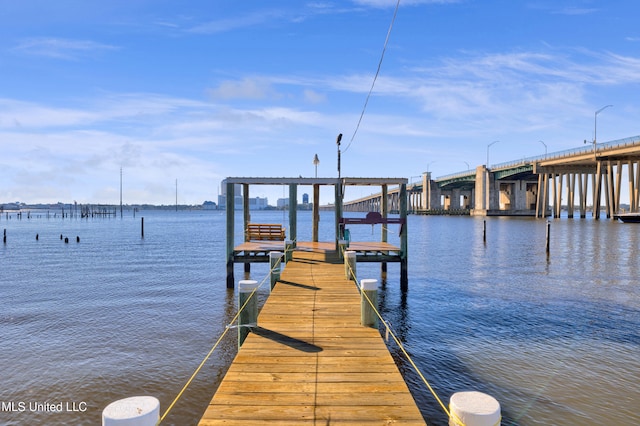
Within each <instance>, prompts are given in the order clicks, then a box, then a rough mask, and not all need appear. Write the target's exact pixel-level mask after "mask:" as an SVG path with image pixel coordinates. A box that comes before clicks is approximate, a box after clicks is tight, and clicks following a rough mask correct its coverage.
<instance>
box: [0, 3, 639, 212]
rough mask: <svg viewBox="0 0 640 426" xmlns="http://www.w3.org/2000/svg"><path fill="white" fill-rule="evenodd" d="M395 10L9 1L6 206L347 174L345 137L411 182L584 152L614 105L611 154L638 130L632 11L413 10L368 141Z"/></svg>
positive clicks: (3, 46) (392, 54) (361, 153)
mask: <svg viewBox="0 0 640 426" xmlns="http://www.w3.org/2000/svg"><path fill="white" fill-rule="evenodd" d="M395 6H396V0H354V1H340V2H338V1H335V2H330V1H310V2H304V1H284V0H273V1H268V2H265V1H253V0H245V1H242V2H239V1H228V0H217V1H204V0H203V1H199V0H193V1H169V0H136V1H130V0H126V1H123V0H111V1H88V0H78V1H71V0H57V1H50V0H21V1H14V0H0V141H1V144H2V145H1V146H2V149H1V153H0V174H1V176H2V179H1V183H0V202H12V201H22V202H29V203H36V202H43V203H55V202H58V201H62V202H73V201H77V202H78V203H118V202H119V185H120V183H119V182H120V181H119V179H120V168H121V167H122V169H123V201H124V202H125V203H155V204H173V203H174V202H175V190H176V180H177V182H178V202H179V203H181V204H182V203H185V204H200V203H202V202H203V201H205V200H215V199H216V197H217V194H218V190H219V186H220V181H221V180H222V179H224V178H225V177H227V176H268V177H280V176H299V175H302V176H306V177H313V176H314V174H315V168H314V165H313V162H312V160H313V157H314V155H315V154H317V155H318V157H319V159H320V164H319V165H318V176H320V177H335V176H337V147H336V143H335V141H336V136H337V135H338V134H339V133H342V134H343V135H344V136H343V139H342V145H341V149H342V171H341V174H342V175H343V176H358V177H406V178H408V179H410V180H412V181H413V180H417V179H418V176H419V175H420V174H421V173H422V172H424V171H431V172H432V174H433V175H434V176H436V177H437V176H442V175H446V174H449V173H454V172H458V171H463V170H466V169H467V167H471V168H474V167H476V166H478V165H480V164H484V163H485V162H486V157H487V150H488V148H487V147H488V145H489V144H490V143H492V142H493V141H499V143H496V144H494V145H492V146H491V148H490V151H489V152H490V160H489V163H490V164H495V163H499V162H504V161H510V160H514V159H517V158H521V157H528V156H535V155H541V154H544V151H545V145H546V148H547V150H548V151H549V152H554V151H561V150H565V149H571V148H577V147H580V146H584V144H583V141H584V140H585V139H588V140H592V139H593V133H594V113H595V111H596V110H598V109H600V108H601V107H603V106H605V105H609V104H611V105H613V107H611V108H607V109H606V110H604V111H602V112H601V113H600V114H599V115H598V122H597V132H598V133H597V138H598V141H599V142H605V141H609V140H614V139H620V138H625V137H629V136H635V135H638V134H640V120H639V118H640V27H639V26H638V24H637V19H638V16H640V2H637V1H635V0H607V1H604V0H570V1H569V0H523V1H518V0H496V1H488V0H458V1H455V0H450V1H447V0H440V1H436V0H412V1H410V0H407V1H402V0H401V1H400V7H399V9H398V12H397V16H396V19H395V21H394V24H393V28H392V31H391V34H390V37H389V41H388V44H387V47H386V51H385V54H384V61H383V62H382V66H381V68H380V73H379V76H378V78H377V81H376V84H375V87H374V89H373V92H372V95H371V97H370V99H369V101H368V105H367V108H366V112H365V114H364V116H363V118H362V122H361V124H360V127H359V128H358V130H357V132H355V130H356V126H357V124H358V120H359V117H360V114H361V112H362V110H363V107H364V103H365V100H366V99H367V93H368V92H369V89H370V88H371V85H372V82H373V78H374V75H375V73H376V69H377V67H378V63H379V61H380V58H381V55H382V51H383V46H384V43H385V39H386V36H387V32H388V30H389V26H390V24H391V22H392V18H393V16H394V10H395ZM540 141H542V142H540ZM252 189H253V192H252V196H263V197H264V196H266V197H268V198H269V201H270V203H271V204H275V202H276V198H278V197H281V196H282V194H283V190H282V188H274V187H255V188H252ZM354 191H364V193H362V192H354V193H352V194H349V193H347V194H346V197H347V198H355V197H359V196H362V195H366V194H368V193H369V192H370V191H369V190H367V189H365V190H354ZM302 192H305V191H304V189H303V190H301V191H299V193H300V194H301V193H302ZM321 194H322V198H323V200H322V201H323V202H324V201H330V200H331V199H332V197H333V194H332V193H330V192H329V190H328V191H327V193H326V194H325V193H324V192H322V193H321Z"/></svg>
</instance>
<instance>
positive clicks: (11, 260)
mask: <svg viewBox="0 0 640 426" xmlns="http://www.w3.org/2000/svg"><path fill="white" fill-rule="evenodd" d="M251 214H252V220H253V221H254V222H281V223H284V224H285V226H287V227H288V216H286V214H283V213H282V212H252V213H251ZM142 216H143V217H144V230H145V235H144V238H141V235H140V234H141V233H140V227H141V226H140V225H141V224H140V218H141V217H142ZM237 217H238V219H237V220H236V228H237V229H238V230H240V229H241V226H242V225H241V223H240V222H241V220H240V216H239V215H238V216H237ZM298 221H299V232H298V233H299V238H300V239H301V240H310V239H311V229H310V228H311V226H310V223H311V217H310V213H309V212H299V213H298ZM482 222H483V219H481V218H470V217H437V216H429V217H421V216H411V217H410V218H409V224H408V229H409V291H408V292H407V293H406V294H402V293H401V292H400V290H399V268H398V265H396V264H390V265H389V273H388V276H387V278H386V281H382V280H381V286H380V295H379V301H380V303H381V309H382V311H383V313H384V315H385V316H386V318H388V320H389V321H390V323H391V325H392V327H393V329H394V331H395V332H396V333H397V334H398V335H399V336H400V337H401V339H402V340H403V342H404V344H405V345H406V348H407V349H408V351H409V352H410V354H411V356H412V357H413V359H414V360H415V362H416V363H417V364H418V366H419V368H420V370H421V371H422V373H423V374H424V376H425V377H426V378H427V380H429V382H430V383H431V385H432V386H433V387H434V388H435V390H436V392H437V394H438V395H439V396H440V398H442V400H443V401H444V403H445V405H447V404H448V398H449V397H450V395H451V394H452V393H454V392H457V391H463V390H470V389H475V390H480V391H484V392H487V393H489V394H491V395H493V396H494V397H495V398H496V399H498V400H499V401H500V403H501V405H502V414H503V424H518V425H549V424H554V425H556V424H557V425H565V424H567V425H569V424H582V425H602V424H612V425H613V424H615V425H635V424H638V423H640V414H638V411H637V407H640V387H639V386H638V385H637V383H639V382H640V356H639V354H640V287H639V285H638V277H639V276H640V260H639V254H640V237H639V234H640V226H638V225H633V224H622V223H617V222H612V221H606V220H601V221H593V220H590V219H586V220H585V219H582V220H580V219H575V220H574V219H560V220H553V221H552V224H551V252H550V254H549V255H548V256H547V254H546V253H545V232H546V223H545V221H542V220H533V219H499V218H490V219H487V241H486V243H485V242H483V238H482ZM3 229H6V230H7V243H6V244H4V245H2V246H0V274H1V275H0V276H1V281H0V294H1V296H2V297H1V298H0V338H1V339H2V345H1V349H0V368H1V369H2V378H1V379H0V380H1V382H0V383H2V386H1V387H0V403H1V404H3V405H0V424H8V425H14V424H15V425H24V424H47V425H55V424H78V425H94V424H99V423H100V415H101V412H102V409H103V408H104V407H105V406H106V405H108V404H109V403H110V402H112V401H115V400H117V399H121V398H125V397H129V396H134V395H154V396H156V397H158V398H159V399H160V404H161V412H164V410H165V409H166V408H167V407H168V406H169V404H170V403H171V401H172V400H173V398H174V397H175V396H176V395H177V394H178V392H179V391H180V389H181V388H182V386H183V385H184V383H185V382H186V381H187V379H188V378H189V377H190V375H191V374H192V373H193V371H194V370H195V369H196V367H197V366H198V365H199V363H200V362H201V361H202V359H203V357H204V356H205V355H206V353H207V352H208V351H209V350H210V348H211V347H212V345H213V344H214V343H215V341H216V340H217V339H218V337H219V336H220V335H221V334H222V333H223V331H224V330H225V326H226V324H227V323H229V322H230V321H231V318H232V317H233V315H234V314H235V309H236V295H235V293H234V292H233V291H229V290H227V289H226V284H225V267H224V263H225V259H224V256H225V255H224V250H225V214H224V213H223V212H186V211H180V212H138V213H137V216H136V217H135V218H134V217H133V214H132V213H131V212H125V217H124V218H122V219H121V218H120V217H118V218H111V219H109V218H94V219H88V220H87V219H75V218H72V219H68V218H66V219H61V218H60V217H57V218H53V217H50V218H47V217H46V215H44V216H40V217H37V216H36V217H32V218H31V219H26V215H25V216H23V219H22V220H18V219H16V218H15V216H14V217H12V218H11V219H9V220H7V219H6V216H5V215H2V217H0V230H3ZM391 231H392V232H391V233H390V238H389V240H390V242H391V243H397V241H398V240H397V235H395V234H394V233H393V232H394V231H395V230H394V229H392V230H391ZM320 233H321V239H330V238H332V237H333V213H330V212H322V218H321V230H320ZM36 234H38V235H39V239H38V240H37V241H36V238H35V236H36ZM61 234H62V235H63V236H66V237H69V240H70V242H69V243H68V244H65V243H64V242H63V241H61V240H60V235H61ZM237 234H238V239H239V238H241V236H240V235H241V234H240V232H237ZM351 234H352V238H353V239H354V240H356V239H358V240H362V239H367V240H376V241H377V240H378V239H379V234H380V229H379V226H376V227H375V228H372V227H371V226H368V225H365V226H362V227H359V228H358V227H354V228H352V229H351ZM76 236H79V237H80V242H79V243H77V242H76ZM265 273H266V265H254V267H253V268H252V272H251V274H252V277H253V278H256V279H259V280H261V279H262V277H263V275H264V274H265ZM358 275H359V277H360V278H381V277H380V273H379V266H378V265H375V264H371V265H368V264H366V265H358ZM242 277H243V273H242V271H241V266H237V267H236V280H238V279H241V278H242ZM265 297H266V292H265V293H263V294H261V299H262V300H264V298H265ZM390 347H391V350H392V352H393V353H394V355H395V356H396V359H397V362H398V363H399V365H400V367H401V370H402V371H403V373H404V374H405V377H406V378H407V381H408V382H409V384H410V388H411V389H412V392H413V393H414V396H415V398H416V400H417V401H418V403H419V405H420V407H421V409H422V411H423V414H424V416H425V418H426V420H427V422H428V423H429V424H430V425H444V424H446V422H447V420H446V416H445V415H444V414H443V411H442V409H441V408H440V406H439V405H438V403H437V402H436V401H435V399H434V397H433V396H432V395H431V393H430V392H429V391H428V390H427V389H426V387H425V386H424V385H423V384H422V382H421V380H420V378H419V377H418V375H417V374H416V373H415V372H414V371H413V370H412V368H411V367H410V365H409V364H408V363H407V362H406V360H404V359H403V358H402V356H401V355H400V352H399V350H398V349H397V348H396V347H395V345H393V344H390ZM235 351H236V340H235V333H229V336H227V337H225V339H223V342H222V345H221V346H220V347H219V348H218V349H217V350H216V351H215V353H214V355H213V356H212V358H211V359H210V360H209V361H208V362H207V363H206V364H205V366H204V368H203V370H202V372H201V373H200V374H199V375H198V377H197V378H196V380H195V381H194V383H193V384H192V385H191V386H190V388H189V390H188V391H187V392H186V393H185V395H184V396H183V397H182V399H181V401H180V402H179V403H178V404H177V405H176V406H175V407H174V408H173V410H172V411H171V414H170V416H169V418H168V419H167V420H166V421H165V422H164V423H163V424H176V425H189V424H195V423H197V421H198V419H199V418H200V415H201V414H202V412H203V411H204V409H205V407H206V404H207V403H208V401H209V400H210V399H211V397H212V395H213V393H214V391H215V388H216V386H217V384H218V383H219V381H220V379H221V378H222V377H223V375H224V372H225V371H226V368H227V367H228V365H229V363H230V362H231V360H232V359H233V356H234V355H235ZM11 402H13V403H14V406H13V407H14V409H15V410H16V411H13V412H12V411H11V410H10V408H11V406H10V404H9V403H11ZM20 402H22V403H24V404H25V409H24V410H22V411H21V410H20V408H21V406H20V405H18V404H19V403H20ZM45 402H48V403H50V404H58V403H60V402H62V403H64V407H65V410H64V412H62V413H55V412H51V411H49V412H43V411H31V410H30V404H34V403H45ZM67 403H69V404H67ZM74 406H75V407H76V410H77V411H67V407H69V408H73V407H74Z"/></svg>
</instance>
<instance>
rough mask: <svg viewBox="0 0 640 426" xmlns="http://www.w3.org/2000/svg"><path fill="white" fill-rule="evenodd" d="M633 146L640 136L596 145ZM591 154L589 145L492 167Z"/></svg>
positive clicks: (607, 146) (602, 146) (599, 146)
mask: <svg viewBox="0 0 640 426" xmlns="http://www.w3.org/2000/svg"><path fill="white" fill-rule="evenodd" d="M631 145H640V136H630V137H628V138H624V139H616V140H613V141H608V142H603V143H598V144H596V149H603V148H604V149H607V148H620V147H623V146H631ZM590 152H593V146H592V145H587V146H585V147H580V148H572V149H566V150H564V151H557V152H552V153H550V154H546V155H537V156H535V157H526V158H522V159H519V160H513V161H507V162H505V163H498V164H494V165H492V166H491V168H492V169H500V168H508V167H513V166H516V165H519V164H526V163H535V162H536V161H541V160H552V159H555V158H563V157H570V156H572V155H577V154H587V153H590Z"/></svg>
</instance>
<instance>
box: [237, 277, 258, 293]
mask: <svg viewBox="0 0 640 426" xmlns="http://www.w3.org/2000/svg"><path fill="white" fill-rule="evenodd" d="M256 288H258V281H256V280H240V281H238V291H239V292H240V293H251V292H252V291H253V290H255V289H256Z"/></svg>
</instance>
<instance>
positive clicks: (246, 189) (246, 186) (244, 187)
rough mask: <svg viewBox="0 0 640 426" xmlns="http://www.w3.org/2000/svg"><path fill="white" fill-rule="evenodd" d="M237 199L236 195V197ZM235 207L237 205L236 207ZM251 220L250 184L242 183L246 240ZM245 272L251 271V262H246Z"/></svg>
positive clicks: (247, 239)
mask: <svg viewBox="0 0 640 426" xmlns="http://www.w3.org/2000/svg"><path fill="white" fill-rule="evenodd" d="M234 199H235V197H234ZM234 209H235V207H234ZM250 221H251V212H250V209H249V184H248V183H243V184H242V230H243V233H244V241H249V233H248V232H247V230H248V229H249V222H250ZM244 272H251V263H249V262H245V263H244Z"/></svg>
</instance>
